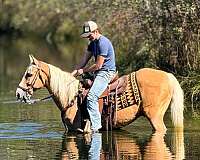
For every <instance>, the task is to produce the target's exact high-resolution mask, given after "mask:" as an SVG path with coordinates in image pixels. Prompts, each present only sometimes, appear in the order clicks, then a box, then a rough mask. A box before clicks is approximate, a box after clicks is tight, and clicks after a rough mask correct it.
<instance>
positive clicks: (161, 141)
mask: <svg viewBox="0 0 200 160" xmlns="http://www.w3.org/2000/svg"><path fill="white" fill-rule="evenodd" d="M69 46H70V44H67V45H64V46H58V48H57V49H53V48H51V47H50V46H48V45H47V44H46V43H45V42H43V41H39V40H37V39H26V38H24V39H11V40H10V39H9V40H8V39H6V40H5V39H1V40H0V159H2V160H12V159H13V160H27V159H28V160H38V159H41V160H50V159H63V160H67V159H94V160H97V159H102V160H110V159H111V160H112V159H114V160H115V159H116V160H118V159H119V160H120V159H123V160H125V159H130V160H131V159H152V160H164V159H188V160H191V159H194V160H195V159H200V149H199V146H200V125H199V124H200V121H199V120H194V119H192V118H191V117H190V114H188V113H189V111H185V122H184V125H185V129H184V132H177V131H174V130H173V127H172V125H171V119H170V116H169V113H167V114H166V116H165V123H166V126H167V128H168V131H167V133H166V134H165V135H159V134H152V128H151V126H150V124H149V123H148V121H147V120H146V119H145V118H140V119H138V120H136V121H135V122H133V123H132V124H130V125H129V126H127V127H125V128H123V129H122V130H117V131H113V132H100V133H95V134H93V135H92V136H90V135H81V134H72V133H71V134H65V133H64V128H63V126H62V123H61V119H60V112H59V110H58V109H57V107H56V105H55V104H54V102H52V101H51V100H48V101H44V102H38V103H35V104H31V105H28V104H21V103H17V102H16V99H15V90H16V87H17V85H18V82H19V81H20V79H21V76H22V75H23V73H24V71H25V69H26V67H27V65H28V63H29V59H28V54H29V53H30V51H31V53H32V54H34V55H35V56H36V57H39V59H42V60H44V61H46V62H48V63H51V64H54V65H56V66H58V67H61V68H62V69H64V70H66V71H71V70H72V68H73V66H74V65H75V64H76V63H77V62H78V60H79V55H78V54H80V51H79V50H78V48H77V47H76V48H73V47H72V48H69ZM80 49H81V47H80ZM77 50H78V52H77ZM33 52H34V53H33ZM47 95H48V93H47V91H46V90H45V89H43V90H40V91H38V92H36V94H35V96H34V98H41V97H45V96H47Z"/></svg>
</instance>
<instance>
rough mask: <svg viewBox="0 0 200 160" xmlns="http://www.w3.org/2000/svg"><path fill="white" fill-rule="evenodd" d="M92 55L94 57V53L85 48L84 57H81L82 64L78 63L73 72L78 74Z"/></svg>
mask: <svg viewBox="0 0 200 160" xmlns="http://www.w3.org/2000/svg"><path fill="white" fill-rule="evenodd" d="M91 57H92V54H91V53H90V52H89V51H87V50H85V53H84V55H83V57H82V58H81V61H80V64H78V65H77V66H76V67H75V70H73V71H72V73H71V74H72V75H73V76H74V75H76V74H77V72H78V70H80V69H82V68H83V67H85V65H86V64H87V63H88V61H89V60H90V58H91Z"/></svg>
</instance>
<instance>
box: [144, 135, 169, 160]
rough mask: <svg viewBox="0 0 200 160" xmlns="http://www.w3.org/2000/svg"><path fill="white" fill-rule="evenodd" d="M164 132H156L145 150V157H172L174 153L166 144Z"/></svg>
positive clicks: (155, 159) (155, 158)
mask: <svg viewBox="0 0 200 160" xmlns="http://www.w3.org/2000/svg"><path fill="white" fill-rule="evenodd" d="M164 136H165V135H164V134H159V133H155V134H153V135H152V137H151V140H150V141H149V142H148V144H147V146H146V147H145V151H144V159H148V160H151V159H152V160H161V159H163V160H164V159H172V153H171V152H170V150H169V148H168V147H167V146H166V144H165V141H164Z"/></svg>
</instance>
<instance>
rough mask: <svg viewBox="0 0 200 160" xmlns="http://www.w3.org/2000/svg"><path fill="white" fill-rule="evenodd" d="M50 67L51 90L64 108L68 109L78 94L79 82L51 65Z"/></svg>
mask: <svg viewBox="0 0 200 160" xmlns="http://www.w3.org/2000/svg"><path fill="white" fill-rule="evenodd" d="M48 66H49V71H50V89H51V91H52V93H53V94H54V95H55V96H56V98H58V100H59V101H60V103H61V105H62V107H63V108H64V107H67V106H68V105H70V103H71V101H72V100H74V98H75V96H76V94H77V92H78V85H79V80H77V79H76V78H75V77H74V76H72V75H71V74H70V73H68V72H64V71H62V70H61V69H59V68H58V67H55V66H53V65H50V64H48Z"/></svg>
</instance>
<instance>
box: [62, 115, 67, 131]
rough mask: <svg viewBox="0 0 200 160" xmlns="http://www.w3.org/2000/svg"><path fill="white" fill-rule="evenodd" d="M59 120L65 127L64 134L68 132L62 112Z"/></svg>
mask: <svg viewBox="0 0 200 160" xmlns="http://www.w3.org/2000/svg"><path fill="white" fill-rule="evenodd" d="M61 119H62V123H63V126H64V127H65V132H68V127H67V125H66V122H65V113H64V112H61Z"/></svg>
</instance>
